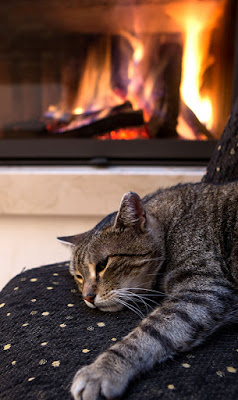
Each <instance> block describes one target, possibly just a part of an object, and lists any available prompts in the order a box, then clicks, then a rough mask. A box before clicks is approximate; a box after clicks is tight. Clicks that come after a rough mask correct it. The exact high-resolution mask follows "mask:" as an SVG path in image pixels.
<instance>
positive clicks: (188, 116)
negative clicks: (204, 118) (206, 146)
mask: <svg viewBox="0 0 238 400" xmlns="http://www.w3.org/2000/svg"><path fill="white" fill-rule="evenodd" d="M180 113H181V117H182V118H183V119H184V121H185V122H186V124H187V125H188V126H189V127H190V128H191V129H192V131H193V133H194V134H195V136H196V137H197V138H198V139H201V135H202V136H205V137H206V138H207V139H208V140H214V137H213V136H212V134H211V132H210V131H209V130H208V129H207V128H206V127H205V125H204V124H203V123H202V122H200V121H199V119H198V118H197V116H196V115H195V114H194V112H193V111H192V110H191V108H189V107H188V106H187V104H185V103H184V102H183V101H182V100H181V102H180Z"/></svg>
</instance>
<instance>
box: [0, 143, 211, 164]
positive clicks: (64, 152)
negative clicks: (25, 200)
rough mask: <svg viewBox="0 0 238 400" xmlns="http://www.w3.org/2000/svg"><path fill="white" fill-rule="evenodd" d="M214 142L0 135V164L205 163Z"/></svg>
mask: <svg viewBox="0 0 238 400" xmlns="http://www.w3.org/2000/svg"><path fill="white" fill-rule="evenodd" d="M216 143H217V141H215V140H214V141H213V140H212V141H192V140H191V141H190V140H171V139H150V140H128V141H126V140H108V141H107V140H104V141H100V140H95V139H21V140H18V139H16V140H14V139H8V140H7V139H3V140H1V142H0V165H95V166H107V165H191V166H193V165H194V166H195V165H206V164H207V161H208V160H209V158H210V156H211V153H212V151H213V150H214V148H215V146H216ZM46 144H47V145H46Z"/></svg>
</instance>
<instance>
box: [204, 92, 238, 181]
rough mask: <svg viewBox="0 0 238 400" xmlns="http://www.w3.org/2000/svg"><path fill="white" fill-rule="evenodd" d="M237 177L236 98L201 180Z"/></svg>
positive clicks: (221, 179) (237, 118)
mask: <svg viewBox="0 0 238 400" xmlns="http://www.w3.org/2000/svg"><path fill="white" fill-rule="evenodd" d="M237 179H238V99H237V101H236V103H235V105H234V107H233V110H232V113H231V115H230V118H229V120H228V122H227V125H226V126H225V129H224V131H223V133H222V136H221V139H220V140H219V141H218V143H217V146H216V149H215V151H214V152H213V154H212V156H211V159H210V161H209V163H208V166H207V171H206V174H205V176H204V177H203V179H202V181H203V182H208V183H209V182H210V183H225V182H231V181H234V180H237Z"/></svg>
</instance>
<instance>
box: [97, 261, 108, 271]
mask: <svg viewBox="0 0 238 400" xmlns="http://www.w3.org/2000/svg"><path fill="white" fill-rule="evenodd" d="M107 263H108V257H106V258H104V260H101V261H99V263H97V265H96V275H98V274H99V273H100V272H101V271H103V270H104V269H105V268H106V266H107Z"/></svg>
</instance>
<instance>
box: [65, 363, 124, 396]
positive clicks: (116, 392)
mask: <svg viewBox="0 0 238 400" xmlns="http://www.w3.org/2000/svg"><path fill="white" fill-rule="evenodd" d="M126 385H127V379H126V381H124V378H123V377H122V376H121V375H120V374H118V373H113V371H108V370H107V368H105V369H104V368H103V367H102V366H101V365H97V361H96V362H95V363H93V364H91V365H89V366H86V367H83V368H82V369H80V370H79V371H78V372H77V373H76V375H75V377H74V380H73V383H72V386H71V394H72V396H73V398H74V400H97V399H98V396H99V394H101V395H102V396H104V397H105V398H106V399H115V398H118V397H119V396H120V395H121V394H122V393H123V392H124V390H125V388H126Z"/></svg>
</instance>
